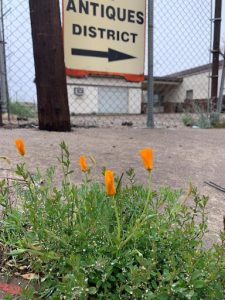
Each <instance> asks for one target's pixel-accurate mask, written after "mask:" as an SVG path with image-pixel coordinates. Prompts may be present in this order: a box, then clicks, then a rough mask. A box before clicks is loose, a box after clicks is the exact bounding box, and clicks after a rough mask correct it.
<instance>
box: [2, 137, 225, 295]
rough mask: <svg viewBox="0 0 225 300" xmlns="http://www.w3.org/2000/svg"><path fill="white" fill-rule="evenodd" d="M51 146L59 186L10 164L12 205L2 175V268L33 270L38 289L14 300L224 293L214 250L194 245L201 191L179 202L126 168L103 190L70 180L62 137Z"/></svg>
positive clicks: (220, 259)
mask: <svg viewBox="0 0 225 300" xmlns="http://www.w3.org/2000/svg"><path fill="white" fill-rule="evenodd" d="M61 151H62V153H61V158H60V161H61V164H62V167H63V178H62V184H61V186H59V187H56V186H54V184H53V182H54V169H53V168H49V169H48V171H47V173H46V175H45V176H42V175H41V173H40V172H39V171H37V174H36V175H35V176H34V175H31V174H30V173H29V171H28V170H27V168H26V165H25V164H24V163H22V164H20V165H18V166H17V174H18V175H19V176H20V177H21V178H23V181H20V182H19V183H18V184H17V185H16V197H17V199H18V201H19V203H21V205H22V208H21V209H17V208H13V207H12V206H11V205H9V203H8V187H7V185H6V182H5V181H2V183H1V185H0V203H1V205H2V207H3V211H2V213H3V218H2V220H1V223H0V243H1V245H3V246H4V249H5V257H6V258H5V261H8V260H10V261H11V263H10V264H9V263H8V264H7V263H6V264H5V265H4V268H8V271H12V272H15V269H16V270H17V272H26V273H32V274H35V277H34V278H37V277H38V279H33V280H34V281H35V280H37V282H38V285H39V288H38V289H37V290H36V291H34V292H33V294H32V293H30V294H29V296H27V298H26V296H25V294H24V299H32V298H31V294H32V295H33V298H34V299H68V300H71V299H149V300H150V299H157V300H167V299H168V300H173V299H174V300H175V299H196V300H197V299H209V300H212V299H217V300H219V299H221V300H222V299H224V296H225V293H224V283H225V260H224V248H223V246H222V244H221V246H220V245H215V246H213V247H212V248H211V249H207V250H205V249H203V245H202V244H203V236H204V233H205V232H206V230H207V224H206V223H207V216H206V212H205V209H206V204H207V200H208V199H207V197H205V196H200V195H199V193H198V192H197V190H196V189H195V188H193V187H192V186H190V190H189V192H188V195H187V196H186V197H185V199H183V201H181V200H179V199H180V195H181V192H180V191H174V190H172V189H171V188H168V187H164V188H160V190H159V191H158V192H155V191H153V190H152V189H151V187H150V186H149V188H147V189H146V188H145V187H143V186H142V185H138V184H137V183H136V178H135V174H134V171H133V170H129V171H128V172H127V173H126V176H127V182H128V183H127V184H126V185H123V184H122V176H121V177H120V179H119V178H118V179H117V194H116V195H115V196H114V197H109V196H107V195H106V193H105V189H104V187H103V186H102V185H101V184H100V183H98V182H95V180H94V179H93V180H90V174H86V176H85V180H84V183H83V184H82V185H80V186H76V185H74V184H73V183H72V182H71V178H70V175H71V173H72V170H71V162H70V158H69V151H68V149H67V147H66V145H65V144H64V143H62V144H61ZM188 197H191V198H192V200H193V206H190V205H189V206H188V205H186V201H187V199H188ZM196 220H197V221H196ZM221 237H222V238H223V236H222V235H221ZM13 263H14V264H13ZM12 265H13V266H12ZM24 265H25V266H27V267H26V271H21V270H24V268H20V266H24ZM7 266H8V267H7ZM18 270H20V271H18ZM26 293H28V290H27V291H26Z"/></svg>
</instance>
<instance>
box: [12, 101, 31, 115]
mask: <svg viewBox="0 0 225 300" xmlns="http://www.w3.org/2000/svg"><path fill="white" fill-rule="evenodd" d="M9 109H10V114H12V115H16V116H17V117H19V118H34V117H35V116H36V112H35V110H34V108H33V107H31V106H28V105H26V104H24V103H20V102H18V101H16V102H10V106H9Z"/></svg>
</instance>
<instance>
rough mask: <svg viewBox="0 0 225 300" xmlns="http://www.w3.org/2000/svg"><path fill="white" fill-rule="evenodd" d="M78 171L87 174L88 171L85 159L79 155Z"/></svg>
mask: <svg viewBox="0 0 225 300" xmlns="http://www.w3.org/2000/svg"><path fill="white" fill-rule="evenodd" d="M79 163H80V169H81V171H82V172H87V171H88V165H87V162H86V157H85V156H83V155H81V156H80V161H79Z"/></svg>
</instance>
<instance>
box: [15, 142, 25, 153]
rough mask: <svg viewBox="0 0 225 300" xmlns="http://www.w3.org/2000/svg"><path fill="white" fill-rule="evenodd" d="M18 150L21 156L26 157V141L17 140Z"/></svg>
mask: <svg viewBox="0 0 225 300" xmlns="http://www.w3.org/2000/svg"><path fill="white" fill-rule="evenodd" d="M16 148H17V150H18V152H19V154H20V155H22V156H24V155H25V145H24V141H23V140H22V139H17V140H16Z"/></svg>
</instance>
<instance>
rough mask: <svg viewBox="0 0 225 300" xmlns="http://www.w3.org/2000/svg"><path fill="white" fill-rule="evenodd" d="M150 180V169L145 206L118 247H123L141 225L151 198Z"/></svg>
mask: <svg viewBox="0 0 225 300" xmlns="http://www.w3.org/2000/svg"><path fill="white" fill-rule="evenodd" d="M151 181H152V174H151V171H149V175H148V195H147V199H146V202H145V206H144V209H143V211H142V213H141V216H140V218H138V219H137V220H136V222H135V224H134V226H133V228H132V230H131V232H130V234H129V235H128V237H127V238H126V239H125V240H124V241H123V242H122V243H121V244H120V246H119V248H120V249H121V248H123V247H124V246H125V245H126V244H127V243H128V242H129V241H130V239H131V238H132V237H133V236H134V234H135V233H136V231H137V230H138V229H139V228H140V227H141V226H142V224H143V218H144V216H145V213H146V210H147V208H148V205H149V201H150V200H151V192H152V189H151Z"/></svg>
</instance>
